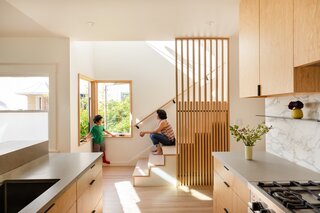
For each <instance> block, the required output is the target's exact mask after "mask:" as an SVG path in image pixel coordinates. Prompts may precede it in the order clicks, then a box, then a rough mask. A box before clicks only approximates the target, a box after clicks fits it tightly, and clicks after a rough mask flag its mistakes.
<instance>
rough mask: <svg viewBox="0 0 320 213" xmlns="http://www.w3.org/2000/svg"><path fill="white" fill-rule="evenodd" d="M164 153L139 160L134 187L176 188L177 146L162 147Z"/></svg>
mask: <svg viewBox="0 0 320 213" xmlns="http://www.w3.org/2000/svg"><path fill="white" fill-rule="evenodd" d="M162 153H163V155H153V154H152V153H150V154H149V156H148V158H142V159H140V160H138V162H137V164H136V167H135V169H134V171H133V174H132V177H133V185H134V186H168V185H170V186H176V184H177V183H176V176H177V174H176V146H162Z"/></svg>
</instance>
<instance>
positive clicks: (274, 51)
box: [239, 0, 320, 97]
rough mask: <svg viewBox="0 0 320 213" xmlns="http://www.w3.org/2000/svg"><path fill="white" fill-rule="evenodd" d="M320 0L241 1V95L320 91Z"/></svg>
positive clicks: (254, 95) (255, 95) (252, 95)
mask: <svg viewBox="0 0 320 213" xmlns="http://www.w3.org/2000/svg"><path fill="white" fill-rule="evenodd" d="M319 2H320V0H303V1H302V0H281V1H279V0H241V3H240V32H239V82H240V97H257V96H273V95H280V94H292V93H305V92H320V66H316V65H315V66H302V67H295V66H300V65H302V64H303V65H305V64H308V63H312V62H313V61H316V60H318V61H320V27H319V26H320V24H319V23H318V22H317V20H318V19H319V18H320V3H319ZM311 8H312V9H311ZM306 40H308V41H306ZM318 65H319V63H318ZM258 88H259V89H258Z"/></svg>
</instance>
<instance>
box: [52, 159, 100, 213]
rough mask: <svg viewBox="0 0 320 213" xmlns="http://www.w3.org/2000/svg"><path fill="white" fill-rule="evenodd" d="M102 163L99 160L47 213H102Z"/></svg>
mask: <svg viewBox="0 0 320 213" xmlns="http://www.w3.org/2000/svg"><path fill="white" fill-rule="evenodd" d="M102 180H103V179H102V161H101V158H99V159H98V160H97V161H96V162H94V163H93V164H92V165H91V166H90V167H89V169H87V170H86V171H85V172H84V174H83V175H81V177H79V178H78V179H77V181H76V182H74V183H73V184H72V185H71V186H69V188H68V189H67V190H66V191H65V192H64V193H63V194H62V195H61V196H59V197H58V198H57V199H56V200H55V201H54V202H53V203H52V204H51V207H49V209H48V211H47V212H49V213H55V212H57V213H88V212H90V213H102V212H103V208H102V206H103V203H102V202H103V196H102V194H103V183H102Z"/></svg>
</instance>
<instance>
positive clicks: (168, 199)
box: [103, 167, 212, 213]
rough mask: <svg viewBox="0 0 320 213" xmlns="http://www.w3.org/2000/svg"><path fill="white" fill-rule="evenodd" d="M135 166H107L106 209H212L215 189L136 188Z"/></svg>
mask: <svg viewBox="0 0 320 213" xmlns="http://www.w3.org/2000/svg"><path fill="white" fill-rule="evenodd" d="M133 170H134V167H103V190H104V192H103V193H104V198H103V212H104V213H122V212H125V213H127V212H130V213H136V212H142V213H144V212H164V213H173V212H183V213H186V212H201V213H203V212H204V213H205V212H210V213H212V188H211V187H197V188H193V189H192V190H181V189H176V187H170V186H168V187H167V186H165V187H133V186H132V172H133Z"/></svg>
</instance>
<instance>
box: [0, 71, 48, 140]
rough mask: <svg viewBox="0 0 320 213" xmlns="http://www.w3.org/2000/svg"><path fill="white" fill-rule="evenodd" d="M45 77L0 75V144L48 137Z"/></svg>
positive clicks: (46, 80) (46, 81)
mask: <svg viewBox="0 0 320 213" xmlns="http://www.w3.org/2000/svg"><path fill="white" fill-rule="evenodd" d="M48 125H49V77H40V76H38V77H35V76H32V77H31V76H30V77H22V76H19V77H14V76H12V77H9V76H6V77H0V130H1V131H0V143H1V142H6V141H17V140H48V138H49V128H48Z"/></svg>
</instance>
